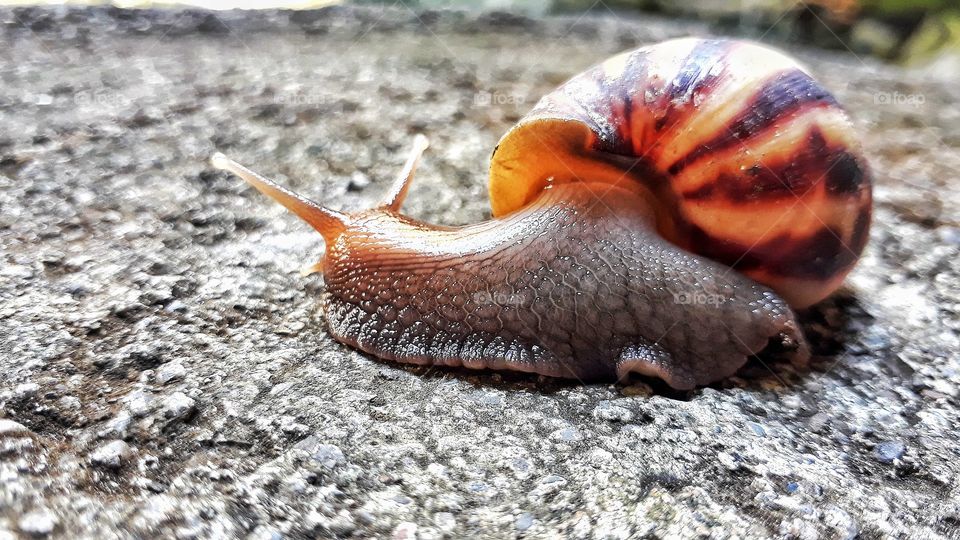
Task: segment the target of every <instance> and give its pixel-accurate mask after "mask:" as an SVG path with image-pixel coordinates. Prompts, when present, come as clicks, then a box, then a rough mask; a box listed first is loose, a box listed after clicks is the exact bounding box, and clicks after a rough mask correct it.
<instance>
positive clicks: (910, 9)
mask: <svg viewBox="0 0 960 540" xmlns="http://www.w3.org/2000/svg"><path fill="white" fill-rule="evenodd" d="M64 3H65V4H73V5H77V4H80V5H105V4H106V5H114V6H118V7H123V8H131V9H133V8H157V7H177V6H193V7H202V8H206V9H216V10H224V9H277V8H279V9H313V8H320V7H325V6H328V5H331V4H348V3H355V4H385V5H394V6H401V7H402V6H407V7H409V8H411V9H427V10H429V9H458V10H471V11H500V12H508V13H515V14H518V15H524V16H528V17H539V16H544V15H548V14H572V15H580V14H585V15H597V16H630V15H631V14H637V13H653V14H659V15H661V16H665V17H684V18H690V19H696V20H699V21H705V22H708V23H709V24H711V25H713V26H715V27H716V29H717V30H718V31H720V32H723V33H729V34H738V35H743V36H748V37H755V38H760V37H763V38H772V39H778V40H781V41H787V42H798V43H804V44H810V45H815V46H819V47H824V48H828V49H849V50H850V51H851V52H853V53H854V54H857V55H871V56H875V57H879V58H883V59H885V60H889V61H892V62H898V63H902V64H908V65H930V64H933V65H934V66H935V67H937V66H941V69H947V70H960V67H958V66H960V0H352V1H351V0H226V1H224V0H112V1H102V0H0V4H6V5H50V4H64ZM944 58H946V59H947V61H946V62H937V61H938V60H939V59H944ZM958 76H960V74H958Z"/></svg>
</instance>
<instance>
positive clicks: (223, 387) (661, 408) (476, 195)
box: [0, 7, 960, 539]
mask: <svg viewBox="0 0 960 540" xmlns="http://www.w3.org/2000/svg"><path fill="white" fill-rule="evenodd" d="M607 15H609V14H607ZM0 21H2V23H3V25H2V34H0V36H2V37H0V77H2V86H0V126H2V127H3V130H2V132H0V249H2V258H3V263H2V266H0V373H2V375H0V380H2V383H0V538H9V537H16V536H18V535H23V536H35V537H42V536H56V537H70V538H74V537H86V538H112V537H144V536H155V535H162V536H165V537H181V538H210V537H213V538H222V537H236V536H245V535H249V536H250V537H251V538H277V537H287V536H289V537H314V536H315V537H325V538H326V537H350V536H355V537H369V536H377V537H388V538H389V537H392V538H414V537H418V538H439V537H461V536H473V537H479V536H484V537H516V536H521V537H530V538H553V537H555V536H556V535H558V534H560V535H565V536H568V537H573V538H592V537H600V538H630V537H644V536H646V537H678V536H684V537H690V536H698V537H711V538H736V537H750V538H753V537H785V538H804V539H807V538H854V537H858V536H859V537H862V538H884V537H898V538H907V537H912V538H920V537H923V538H951V537H952V538H956V537H957V536H958V528H960V508H958V502H957V501H958V499H960V471H958V468H960V450H958V446H957V441H958V431H960V430H958V422H960V420H958V418H960V415H958V409H960V391H958V383H960V359H958V349H960V343H958V341H960V340H958V329H960V322H958V317H957V313H958V310H960V271H958V268H957V260H958V251H960V229H958V223H960V221H958V209H957V201H958V200H960V197H958V193H957V191H958V175H960V84H958V82H960V76H958V75H957V74H955V73H946V72H943V71H941V72H930V73H924V72H917V71H914V72H907V71H903V70H901V69H900V68H896V67H891V66H884V65H881V64H879V63H877V62H875V61H873V60H869V59H863V60H862V61H861V60H859V59H857V58H855V57H853V56H851V55H843V54H835V53H823V52H816V51H813V50H806V49H802V48H799V47H797V46H791V47H790V48H791V49H792V50H793V51H794V52H795V53H796V54H798V56H799V57H800V58H802V59H803V60H804V61H805V62H807V63H808V64H809V65H810V66H811V68H812V69H813V70H814V71H815V72H816V73H817V74H818V76H819V77H820V78H821V79H822V80H823V81H824V82H825V84H826V85H827V86H828V87H829V88H831V89H832V90H834V91H835V93H836V94H837V96H838V97H839V99H840V100H841V101H842V102H843V103H845V104H846V105H847V106H848V107H849V109H850V111H851V114H852V116H853V117H854V118H855V120H856V123H857V125H858V126H860V127H861V128H862V130H863V134H864V143H865V145H866V150H867V153H868V155H869V156H870V159H871V160H872V163H873V165H874V168H875V170H876V179H877V187H876V203H877V204H876V213H875V224H874V229H873V231H872V234H871V244H870V246H869V247H868V250H867V252H866V255H865V257H864V259H863V260H862V262H861V264H860V266H859V267H858V268H857V269H856V271H855V272H854V273H853V275H852V276H851V277H850V279H849V280H848V286H847V287H845V288H844V289H843V290H842V291H841V292H840V293H839V294H837V295H836V296H835V297H833V298H831V299H829V300H828V301H826V302H824V303H822V304H820V305H818V306H816V307H815V308H813V309H812V310H810V311H809V312H808V313H806V314H805V315H804V321H805V330H806V333H807V335H808V337H809V338H810V340H811V342H812V344H813V347H814V350H815V352H816V357H815V359H814V361H813V363H812V368H811V369H810V370H809V371H806V372H798V371H796V370H795V369H794V368H793V367H792V366H790V365H789V364H772V365H768V366H767V365H763V364H760V363H756V364H751V365H749V366H748V367H747V368H746V369H744V370H743V371H742V372H741V373H740V376H738V377H735V378H733V379H730V380H728V381H725V382H724V383H722V384H718V385H715V386H713V387H710V388H706V389H701V390H698V391H694V392H690V393H685V394H677V393H671V392H669V391H667V390H666V389H665V388H663V387H662V386H660V385H657V384H654V383H650V381H646V382H644V381H637V382H635V383H634V384H631V385H629V386H622V385H621V386H613V385H590V386H582V385H578V384H573V383H564V382H557V381H552V380H546V379H537V378H533V377H529V376H523V375H511V374H506V375H500V374H493V373H476V372H466V371H451V370H437V369H427V368H404V367H401V366H398V365H393V364H389V363H385V362H380V361H377V360H375V359H373V358H370V357H368V356H365V355H362V354H359V353H357V352H355V351H352V350H350V349H347V348H345V347H344V346H342V345H340V344H338V343H336V342H334V341H332V340H331V339H330V338H329V337H328V336H327V335H326V333H325V332H324V331H323V327H322V322H321V319H320V314H318V313H317V307H316V298H317V296H318V294H319V293H320V291H322V288H323V282H322V278H321V277H318V276H311V277H309V278H301V277H300V276H299V274H298V273H297V270H298V268H299V267H300V266H302V265H304V264H306V263H310V262H313V260H315V259H316V258H317V256H318V254H319V253H320V251H321V249H322V246H321V245H320V242H319V236H318V235H316V234H315V233H313V232H312V231H311V230H309V229H308V228H307V227H306V226H304V225H302V224H301V223H300V222H298V221H297V220H296V219H295V218H293V217H291V216H289V215H287V214H285V213H284V212H283V210H282V209H281V208H279V207H278V206H275V205H273V204H270V203H269V202H267V201H266V200H264V199H263V198H262V197H261V196H259V195H258V194H256V193H254V192H252V191H251V190H250V189H248V188H246V187H245V186H244V185H242V184H241V183H240V182H239V181H238V180H237V179H235V178H232V177H229V176H227V175H225V174H223V173H219V172H215V171H213V170H212V169H211V168H210V167H209V166H208V165H207V164H206V162H205V160H206V158H207V157H208V156H209V155H210V154H211V153H212V152H213V151H214V150H220V151H223V152H225V153H227V154H229V155H231V156H233V157H236V158H238V159H240V160H242V161H244V162H246V163H249V164H253V165H255V166H256V167H257V168H258V169H259V170H262V171H263V172H265V173H268V174H271V175H273V176H275V177H278V178H280V179H282V180H283V181H284V182H286V183H288V184H289V185H291V186H293V187H294V188H296V189H298V190H301V191H303V192H304V193H307V194H309V195H310V196H312V197H314V198H316V199H320V200H323V201H326V202H328V203H329V204H330V205H331V206H333V207H335V208H344V209H357V208H363V207H366V206H368V205H369V204H371V202H372V201H373V200H375V199H376V197H377V196H378V195H379V194H380V193H381V192H382V191H383V190H384V189H385V186H386V185H387V184H388V182H389V181H390V179H391V178H392V175H393V174H394V173H395V171H396V170H397V168H398V167H399V166H400V164H401V163H402V162H403V159H404V157H405V156H404V154H405V152H406V147H407V144H408V142H409V139H410V134H411V133H415V132H422V133H425V134H427V135H429V136H430V138H431V141H432V143H433V147H432V148H431V150H429V152H428V155H427V157H426V160H425V162H424V164H423V167H422V169H421V173H420V174H419V181H418V182H417V183H416V184H415V185H414V187H413V190H412V192H411V194H410V197H409V199H408V203H407V204H406V205H405V208H406V209H407V211H408V212H409V213H410V214H412V215H414V216H416V217H419V218H423V219H428V220H431V221H436V222H442V223H448V224H456V223H467V222H473V221H477V220H480V219H483V218H484V217H486V216H487V212H488V211H487V202H486V194H485V186H484V176H485V171H486V160H487V158H488V156H489V154H490V151H491V150H492V148H493V146H494V144H495V143H496V140H497V139H498V137H499V136H500V134H501V133H503V132H504V131H505V130H506V129H507V127H508V126H509V125H510V124H511V123H512V122H514V121H515V120H516V119H517V118H519V116H520V115H521V114H522V113H523V112H524V111H525V110H527V109H528V108H529V107H530V106H532V104H533V102H534V101H535V100H536V99H537V98H538V97H539V96H540V95H542V94H544V93H545V92H547V91H549V90H550V89H551V88H552V87H553V86H555V85H556V84H558V83H559V82H561V81H562V80H564V79H565V78H567V77H568V76H570V75H572V74H574V73H576V72H578V71H579V70H581V69H583V68H584V67H586V66H588V65H590V64H592V63H595V62H596V61H599V60H601V59H603V58H605V57H606V56H608V55H609V54H612V53H614V52H616V51H619V50H622V49H626V48H629V47H632V46H635V45H638V44H641V43H646V42H650V41H656V40H660V39H664V38H667V37H672V36H679V35H685V34H689V33H693V34H703V33H704V32H705V29H704V28H703V27H700V26H696V25H692V24H691V23H686V22H682V21H667V20H661V19H652V18H644V19H637V20H615V19H613V18H612V17H609V16H608V17H604V18H603V19H597V18H595V17H594V16H590V17H586V18H582V19H579V20H578V19H577V18H576V17H566V18H556V19H548V20H545V21H530V20H526V19H521V18H515V17H508V16H499V15H493V16H475V15H462V14H456V13H431V12H424V13H420V14H414V13H413V12H411V11H409V10H406V9H403V8H402V7H400V8H396V9H394V10H387V11H378V10H351V9H339V8H338V9H334V10H328V11H323V12H318V13H300V14H294V15H290V16H288V15H287V14H285V13H262V14H256V15H246V16H245V15H241V14H232V13H223V14H219V15H217V16H214V15H207V14H204V13H200V12H170V13H126V12H120V11H114V10H95V11H90V10H87V11H83V10H79V11H78V10H62V9H61V10H22V9H21V10H4V11H0ZM648 383H650V384H648Z"/></svg>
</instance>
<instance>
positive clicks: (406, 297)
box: [323, 184, 806, 389]
mask: <svg viewBox="0 0 960 540" xmlns="http://www.w3.org/2000/svg"><path fill="white" fill-rule="evenodd" d="M323 272H324V276H325V281H326V285H327V291H328V292H327V294H326V298H325V304H326V309H325V313H326V318H327V322H328V324H329V328H330V332H331V334H332V335H333V336H334V337H335V338H336V339H338V340H340V341H342V342H344V343H347V344H348V345H351V346H354V347H357V348H359V349H361V350H363V351H366V352H368V353H371V354H374V355H376V356H378V357H381V358H385V359H388V360H395V361H399V362H405V363H412V364H438V365H447V366H464V367H467V368H475V369H484V368H488V369H512V370H517V371H527V372H533V373H539V374H542V375H549V376H554V377H571V378H578V379H581V380H597V379H607V380H611V379H617V378H622V377H625V376H626V375H628V374H629V373H630V372H636V373H640V374H643V375H648V376H656V377H659V378H661V379H663V380H664V381H666V382H667V383H668V384H669V385H670V386H673V387H675V388H678V389H689V388H693V387H694V386H698V385H704V384H708V383H711V382H714V381H717V380H719V379H722V378H725V377H727V376H729V375H731V374H732V373H733V372H735V371H736V370H737V369H738V368H739V367H740V366H742V365H743V363H744V362H746V360H747V358H748V357H749V356H750V355H752V354H755V353H757V352H760V351H761V350H763V349H764V348H766V347H767V345H768V344H770V342H771V341H772V342H774V343H775V344H776V345H777V349H778V350H781V351H784V352H787V353H788V354H789V355H790V356H792V357H793V358H794V359H798V360H802V359H804V358H805V355H806V348H805V344H804V342H803V337H802V334H801V333H800V331H799V329H798V327H797V324H796V321H795V320H794V317H793V313H792V312H791V311H790V308H789V307H788V306H787V305H786V303H785V302H784V301H783V300H782V299H781V298H779V297H778V296H777V295H776V294H775V293H774V292H773V291H771V290H770V289H768V288H766V287H764V286H762V285H759V284H757V283H755V282H753V281H752V280H750V279H748V278H746V277H744V276H743V275H741V274H739V273H737V272H735V271H733V270H731V269H730V268H728V267H724V266H722V265H720V264H718V263H715V262H713V261H710V260H708V259H705V258H703V257H699V256H696V255H693V254H691V253H688V252H686V251H683V250H681V249H678V248H677V247H676V246H674V245H672V244H670V243H669V242H667V241H665V240H664V239H663V238H662V237H660V235H659V234H657V232H656V230H655V226H654V219H653V213H652V211H651V209H650V207H649V206H648V204H647V203H646V202H645V201H643V200H641V199H640V198H639V197H638V196H637V195H635V194H633V193H630V192H628V191H624V190H622V189H618V188H613V189H610V187H609V186H605V185H588V184H567V185H564V186H558V187H557V188H554V189H549V190H546V191H545V192H543V194H542V195H541V196H540V197H539V198H538V199H537V200H535V201H534V202H533V203H531V204H529V205H527V206H525V207H524V208H523V209H521V210H520V211H518V212H515V213H513V214H511V215H509V216H507V217H505V218H503V219H497V220H492V221H488V222H484V223H480V224H478V225H472V226H467V227H462V228H438V227H433V226H428V225H425V224H423V223H420V222H417V221H414V220H411V219H409V218H406V217H403V216H401V215H399V214H396V213H393V212H385V211H382V210H376V211H371V212H369V213H365V214H359V215H354V216H352V218H351V223H350V226H349V227H347V229H346V231H345V232H344V233H343V234H342V235H341V236H340V237H339V238H338V239H337V240H336V241H335V242H334V243H333V244H332V245H330V246H329V247H328V251H327V253H326V257H325V260H324V265H323Z"/></svg>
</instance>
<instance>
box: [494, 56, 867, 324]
mask: <svg viewBox="0 0 960 540" xmlns="http://www.w3.org/2000/svg"><path fill="white" fill-rule="evenodd" d="M576 181H584V182H599V183H605V184H612V185H618V186H621V187H627V188H629V189H632V190H634V191H636V192H638V193H640V194H641V195H643V196H645V197H650V198H652V199H653V200H652V204H653V206H654V207H655V210H656V213H657V228H658V230H659V231H660V233H661V234H662V235H663V236H664V237H665V238H666V239H668V240H670V241H671V242H673V243H674V244H676V245H678V246H680V247H682V248H684V249H687V250H688V251H691V252H693V253H696V254H699V255H702V256H705V257H708V258H710V259H713V260H716V261H718V262H721V263H723V264H726V265H728V266H731V267H733V268H735V269H737V270H739V271H740V272H742V273H744V274H746V275H747V276H749V277H751V278H752V279H754V280H755V281H757V282H760V283H762V284H764V285H767V286H769V287H770V288H772V289H773V290H775V291H776V292H777V293H779V294H780V295H781V296H783V297H784V299H786V300H787V302H789V303H790V304H791V305H792V306H794V307H798V308H799V307H805V306H808V305H810V304H813V303H815V302H817V301H819V300H821V299H823V298H824V297H826V296H827V295H829V294H830V293H831V292H832V291H833V290H835V289H836V288H837V287H838V286H839V285H840V283H841V282H842V281H843V279H844V277H845V276H846V274H847V273H848V272H849V271H850V270H851V269H852V268H853V266H854V265H855V263H856V261H857V259H858V258H859V256H860V254H861V252H862V251H863V248H864V246H865V244H866V241H867V237H868V232H869V226H870V215H871V205H872V194H871V181H870V173H869V170H868V167H867V164H866V160H865V159H864V157H863V154H862V152H861V150H860V147H859V143H858V140H857V138H856V136H855V132H854V129H853V126H852V125H851V123H850V121H849V119H848V118H847V116H846V114H845V112H844V111H843V109H842V108H841V107H840V105H839V104H838V103H837V101H836V100H835V99H834V97H833V96H832V95H831V94H830V93H829V92H827V91H826V90H825V89H824V88H823V87H822V86H821V85H820V84H819V83H818V82H817V81H816V80H814V79H813V78H812V77H811V76H810V74H809V73H808V72H807V71H806V70H805V69H804V68H803V67H801V66H800V65H799V64H797V63H796V62H795V61H794V60H792V59H791V58H789V57H787V56H785V55H784V54H782V53H780V52H777V51H775V50H773V49H770V48H767V47H764V46H761V45H759V44H756V43H751V42H746V41H734V40H703V39H693V38H688V39H679V40H673V41H667V42H664V43H660V44H657V45H653V46H650V47H644V48H640V49H637V50H634V51H631V52H627V53H624V54H621V55H619V56H616V57H613V58H611V59H609V60H607V61H606V62H604V63H602V64H599V65H597V66H595V67H593V68H591V69H589V70H587V71H586V72H584V73H582V74H580V75H578V76H576V77H574V78H573V79H571V80H570V81H568V82H566V83H565V84H564V85H562V86H561V87H560V88H558V89H557V90H556V91H554V92H552V93H551V94H549V95H547V96H545V97H544V98H543V99H541V100H540V102H539V103H538V104H537V105H536V106H535V107H534V109H533V110H532V111H531V112H530V113H529V114H527V115H526V116H525V117H524V118H523V119H521V121H520V122H519V123H518V124H517V125H516V126H515V127H514V128H513V129H511V130H510V131H509V132H508V133H507V134H506V135H504V137H503V138H502V139H501V141H500V143H499V145H498V146H497V149H496V150H495V151H494V154H493V157H492V160H491V167H490V184H489V189H490V200H491V205H492V207H493V213H494V215H497V216H499V215H504V214H507V213H510V212H513V211H515V210H517V209H519V208H521V207H523V206H524V205H526V204H528V203H529V202H530V201H532V200H533V199H535V198H536V197H537V196H538V194H539V193H540V192H541V191H542V190H543V189H545V188H547V187H548V186H549V185H551V184H556V183H565V182H576Z"/></svg>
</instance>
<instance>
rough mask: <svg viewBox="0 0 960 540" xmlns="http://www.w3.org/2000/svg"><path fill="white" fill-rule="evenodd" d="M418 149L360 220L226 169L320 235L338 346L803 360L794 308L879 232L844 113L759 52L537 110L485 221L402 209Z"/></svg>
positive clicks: (480, 364)
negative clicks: (429, 218) (418, 215)
mask: <svg viewBox="0 0 960 540" xmlns="http://www.w3.org/2000/svg"><path fill="white" fill-rule="evenodd" d="M426 147H427V143H426V139H425V138H424V137H422V136H419V135H418V136H416V137H415V138H414V148H413V150H412V152H411V155H410V158H409V160H408V161H407V163H406V165H405V166H404V168H403V170H402V171H401V173H400V174H399V176H398V178H397V180H396V182H395V183H394V185H393V186H392V187H391V188H390V189H389V191H388V192H387V194H386V196H385V197H384V198H383V200H382V201H381V203H380V204H378V205H377V206H375V207H374V208H371V209H369V210H365V211H360V212H354V213H350V214H344V213H340V212H337V211H334V210H331V209H328V208H324V207H323V206H321V205H319V204H317V203H315V202H313V201H310V200H309V199H306V198H304V197H301V196H299V195H297V194H295V193H293V192H291V191H289V190H287V189H285V188H283V187H280V186H278V185H276V184H275V183H273V182H272V181H270V180H268V179H266V178H264V177H262V176H260V175H258V174H256V173H254V172H253V171H251V170H249V169H246V168H244V167H243V166H241V165H239V164H237V163H235V162H233V161H230V160H229V159H227V158H226V157H224V156H222V155H220V154H218V155H216V156H214V158H213V164H214V165H215V166H216V167H218V168H221V169H225V170H228V171H230V172H232V173H234V174H236V175H237V176H240V177H241V178H243V179H244V180H246V181H247V182H249V183H250V184H251V185H253V186H254V187H255V188H256V189H258V190H260V191H261V192H263V193H264V194H266V195H268V196H270V197H271V198H273V199H275V200H276V201H277V202H279V203H280V204H282V205H284V206H285V207H287V208H288V209H290V210H291V211H293V212H294V213H296V214H297V215H298V216H300V217H301V218H302V219H303V220H304V221H306V222H307V223H309V224H310V225H312V226H313V227H314V228H315V229H316V230H317V231H319V232H320V234H321V235H322V236H323V238H324V241H325V242H326V245H327V249H326V252H325V254H324V257H323V259H322V260H321V261H319V262H318V263H317V264H316V265H315V266H314V267H312V270H316V271H322V272H323V273H324V278H325V282H326V287H327V291H326V293H325V295H324V298H323V300H322V301H323V303H324V308H325V309H324V312H325V317H326V323H327V326H328V329H329V331H330V333H331V334H332V335H333V337H335V338H336V339H337V340H339V341H341V342H343V343H345V344H347V345H349V346H351V347H356V348H358V349H360V350H362V351H365V352H368V353H370V354H373V355H375V356H378V357H380V358H384V359H387V360H394V361H398V362H406V363H412V364H436V365H446V366H464V367H467V368H474V369H509V370H517V371H525V372H531V373H538V374H542V375H549V376H555V377H570V378H578V379H580V380H585V381H586V380H616V379H622V378H625V377H627V376H629V374H630V373H637V374H641V375H645V376H653V377H658V378H661V379H663V380H664V381H666V383H667V384H669V385H670V386H672V387H674V388H677V389H690V388H694V387H696V386H701V385H706V384H710V383H712V382H715V381H718V380H721V379H723V378H725V377H728V376H730V375H731V374H733V373H734V372H736V371H737V369H739V368H740V367H741V366H742V365H743V364H744V363H745V362H746V361H747V359H748V358H749V357H751V356H753V355H755V354H758V353H760V352H761V351H764V350H767V349H770V350H773V351H776V352H777V353H778V354H780V355H781V356H784V357H786V358H788V359H790V360H792V361H796V362H803V361H804V360H806V358H807V356H808V349H807V345H806V342H805V340H804V337H803V334H802V332H801V330H800V327H799V325H798V324H797V321H796V318H795V315H794V312H793V309H798V308H803V307H806V306H809V305H811V304H813V303H815V302H818V301H819V300H821V299H823V298H825V297H826V296H828V295H829V294H830V293H831V292H833V291H834V290H835V289H836V288H837V287H839V285H840V284H841V282H842V281H843V279H844V277H845V276H846V275H847V273H849V272H850V270H851V269H852V268H853V266H854V265H855V264H856V261H857V259H858V258H859V256H860V253H861V252H862V251H863V248H864V246H865V244H866V241H867V237H868V232H869V226H870V216H871V208H872V198H871V181H870V173H869V169H868V167H867V165H866V161H865V159H864V157H863V154H862V152H861V150H860V148H859V143H858V139H857V136H856V133H855V131H854V129H853V127H852V125H851V123H850V121H849V119H848V118H847V116H846V114H845V112H844V111H843V109H842V108H841V107H840V105H839V104H838V103H837V101H836V100H835V99H834V98H833V96H831V95H830V93H829V92H827V91H826V90H825V89H824V88H823V87H822V86H821V85H820V84H819V83H818V82H817V81H816V80H815V79H813V78H812V77H811V75H810V74H809V73H808V71H807V70H806V69H805V68H803V67H802V66H800V65H799V64H797V63H796V62H795V61H793V60H792V59H790V58H789V57H787V56H785V55H784V54H782V53H780V52H777V51H775V50H773V49H770V48H767V47H764V46H761V45H758V44H755V43H751V42H747V41H735V40H703V39H693V38H688V39H679V40H672V41H667V42H664V43H660V44H657V45H652V46H649V47H643V48H640V49H637V50H634V51H630V52H626V53H623V54H621V55H618V56H615V57H613V58H611V59H609V60H607V61H605V62H603V63H601V64H599V65H597V66H595V67H593V68H591V69H589V70H587V71H585V72H584V73H582V74H580V75H577V76H575V77H573V78H572V79H571V80H570V81H568V82H567V83H565V84H563V85H562V86H560V87H559V88H558V89H556V90H555V91H554V92H552V93H550V94H548V95H547V96H545V97H544V98H543V99H541V100H540V102H539V103H538V104H537V105H536V106H535V107H534V108H533V110H532V111H531V112H530V113H528V114H527V115H526V116H525V117H524V118H522V119H521V120H520V121H519V122H518V123H517V125H516V126H514V127H513V128H512V129H510V130H509V131H508V132H507V134H506V135H504V137H503V138H502V139H501V140H500V143H499V144H498V146H497V148H496V149H495V151H494V153H493V157H492V159H491V165H490V175H489V178H490V179H489V194H490V204H491V207H492V209H493V215H494V218H493V219H491V220H489V221H486V222H482V223H478V224H474V225H467V226H463V227H446V226H439V225H431V224H427V223H423V222H420V221H417V220H414V219H412V218H409V217H407V216H404V215H403V214H401V213H400V207H401V204H402V203H403V199H404V197H405V196H406V193H407V190H408V188H409V185H410V182H411V181H412V179H413V175H414V172H415V170H416V166H417V163H418V161H419V159H420V156H421V155H422V154H423V152H424V150H425V149H426ZM548 182H549V185H550V189H546V187H547V185H548Z"/></svg>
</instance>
